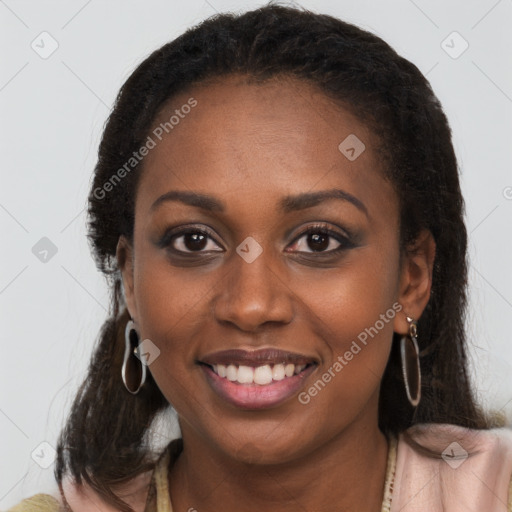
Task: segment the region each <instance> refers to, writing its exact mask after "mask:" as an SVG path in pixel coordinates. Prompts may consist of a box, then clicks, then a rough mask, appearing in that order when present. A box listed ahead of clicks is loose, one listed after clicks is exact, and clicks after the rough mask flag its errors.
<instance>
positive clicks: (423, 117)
mask: <svg viewBox="0 0 512 512" xmlns="http://www.w3.org/2000/svg"><path fill="white" fill-rule="evenodd" d="M233 75H240V76H242V77H245V78H246V80H247V83H263V82H265V81H267V80H270V79H277V80H279V79H288V78H292V79H297V80H301V81H305V82H308V83H309V84H312V85H314V86H315V87H317V88H318V89H319V90H320V91H322V92H323V93H324V94H325V95H326V96H328V97H329V98H332V99H334V100H335V101H336V102H338V103H339V104H340V106H342V107H343V108H346V109H348V110H349V111H351V112H352V113H353V114H355V115H356V116H357V117H358V118H359V119H361V120H362V121H363V122H364V123H366V125H367V126H368V127H369V128H370V130H372V132H373V133H374V135H375V137H376V140H377V141H378V144H379V151H380V153H381V154H382V157H383V162H385V165H384V167H385V170H384V173H385V177H386V179H389V180H390V181H391V183H393V185H394V188H395V190H396V193H397V196H398V201H399V206H400V245H401V251H402V252H403V251H407V249H408V248H409V247H410V246H411V244H412V243H413V242H414V241H415V239H416V238H417V236H418V235H419V233H420V231H421V230H424V229H427V230H429V231H430V232H431V233H432V235H433V238H434V240H435V243H436V256H435V262H434V268H433V276H432V289H431V296H430V299H429V302H428V305H427V307H426V309H425V311H424V313H423V315H422V316H421V318H420V319H419V322H418V333H419V337H418V341H419V347H420V360H421V375H422V387H421V391H422V399H421V402H420V404H419V405H418V407H417V408H415V409H414V408H412V407H411V406H410V404H409V402H408V400H407V397H406V394H405V391H404V382H403V377H402V372H401V365H400V354H399V350H398V344H397V340H396V339H395V340H394V342H393V345H392V349H391V353H390V357H389V361H388V364H387V367H386V369H385V373H384V376H383V379H382V383H381V392H380V404H379V427H380V429H381V430H382V431H383V432H385V433H387V434H393V435H398V434H399V433H401V432H403V431H405V430H406V429H408V428H409V427H411V426H413V425H416V424H420V423H451V424H456V425H461V426H465V427H468V428H476V429H483V428H489V426H490V424H489V422H488V420H487V419H486V417H485V415H484V413H483V412H482V411H481V410H480V408H479V407H478V406H477V404H476V401H475V399H474V396H473V392H472V389H471V384H470V378H469V373H468V368H467V356H466V348H465V343H466V341H465V331H464V324H465V311H466V286H467V262H466V245H467V234H466V229H465V225H464V220H463V214H464V203H463V198H462V195H461V191H460V186H459V177H458V167H457V162H456V157H455V154H454V149H453V146H452V141H451V131H450V128H449V126H448V122H447V119H446V116H445V114H444V112H443V109H442V107H441V105H440V102H439V100H438V99H437V98H436V96H435V95H434V93H433V91H432V89H431V87H430V84H429V83H428V81H427V80H426V78H425V77H424V76H423V75H422V73H421V72H420V71H419V70H418V68H417V67H416V66H415V65H414V64H412V63H411V62H409V61H408V60H406V59H404V58H403V57H400V56H399V55H398V54H397V53H396V52H395V51H394V50H393V49H392V48H391V47H390V46H389V45H388V44H387V43H385V42H384V41H382V40H381V39H380V38H379V37H377V36H375V35H373V34H371V33H369V32H366V31H364V30H362V29H360V28H358V27H356V26H354V25H351V24H349V23H345V22H343V21H341V20H339V19H337V18H334V17H332V16H328V15H322V14H316V13H312V12H310V11H307V10H303V9H296V8H291V7H284V6H280V5H274V4H268V5H266V6H264V7H262V8H259V9H256V10H253V11H250V12H246V13H243V14H231V13H229V14H219V15H215V16H213V17H211V18H209V19H207V20H205V21H203V22H202V23H200V24H199V25H197V26H196V27H193V28H191V29H189V30H187V31H186V32H185V33H184V34H183V35H181V36H180V37H178V38H177V39H175V40H173V41H172V42H170V43H168V44H165V45H164V46H162V47H161V48H160V49H158V50H156V51H154V52H153V53H152V54H151V55H149V57H147V58H146V59H145V60H144V61H143V62H142V63H141V64H140V65H139V66H138V67H137V68H136V69H135V71H134V72H133V73H132V74H131V76H130V77H129V78H128V79H127V81H126V82H125V83H124V85H123V86H122V88H121V90H120V92H119V94H118V96H117V99H116V102H115V105H114V108H113V110H112V112H111V114H110V116H109V118H108V121H107V123H106V125H105V129H104V133H103V137H102V140H101V143H100V147H99V154H98V161H97V164H96V167H95V169H94V177H93V182H92V187H91V190H90V194H89V197H88V239H89V243H90V245H91V247H92V252H93V256H94V259H95V262H96V265H97V267H98V269H99V270H100V271H101V272H102V273H103V274H104V275H105V277H106V279H107V281H108V283H109V287H110V291H111V304H110V311H109V317H108V318H107V320H106V321H105V323H104V325H103V327H102V329H101V331H100V333H99V339H98V343H97V347H96V348H95V350H94V353H93V355H92V359H91V361H90V364H89V368H88V372H87V376H86V378H85V379H84V381H83V384H82V385H81V387H80V388H79V390H78V392H77V395H76V397H75V399H74V402H73V404H72V407H71V411H70V414H69V418H68V420H67V423H66V425H65V427H64V428H63V430H62V432H61V435H60V438H59V442H58V447H57V463H56V468H55V476H56V478H57V481H58V482H59V486H60V488H61V493H62V485H61V483H62V480H63V478H64V476H65V475H66V474H68V473H69V474H70V475H71V476H72V477H73V478H74V480H75V481H76V482H77V483H79V484H80V483H82V481H85V482H86V483H87V484H89V485H90V486H91V487H92V488H93V489H94V490H95V491H96V492H98V493H99V494H100V496H101V497H102V498H103V499H105V500H106V501H107V502H108V503H111V504H112V505H114V506H115V507H117V508H118V509H120V510H123V511H131V508H130V507H129V506H128V505H127V504H126V503H125V502H124V501H123V500H121V499H120V497H119V496H118V495H117V494H116V493H115V492H114V490H113V489H115V488H116V486H119V485H120V484H123V483H126V482H128V481H129V480H130V479H132V478H134V477H135V476H137V475H139V474H141V473H143V472H145V471H149V470H151V469H154V467H155V454H154V453H152V451H151V447H150V446H149V444H148V442H147V434H148V430H149V428H150V426H151V423H152V421H153V420H154V419H155V417H156V415H157V413H159V412H160V411H163V410H164V409H165V408H166V407H169V404H168V402H167V401H166V399H165V398H164V396H163V395H162V393H161V391H160V390H159V388H158V386H157V385H156V383H155V381H154V380H153V379H152V377H151V374H150V373H149V372H148V373H149V375H148V378H147V380H146V383H145V384H144V386H143V387H142V389H141V391H140V392H139V393H138V394H137V395H131V394H130V393H128V391H127V390H126V389H125V387H124V385H123V382H122V380H121V364H122V358H123V351H124V328H125V325H126V323H127V321H128V320H129V314H128V312H127V309H126V304H125V302H124V297H123V293H122V280H121V273H120V270H119V267H118V264H117V261H116V246H117V242H118V240H119V237H120V236H121V235H124V236H125V237H126V238H127V239H128V240H129V241H130V242H132V241H133V228H134V205H135V196H136V192H137V184H138V181H139V178H140V174H141V171H142V169H143V162H141V163H138V165H136V166H134V168H133V170H131V172H129V173H127V174H126V176H125V177H123V179H121V180H119V183H117V184H116V185H115V189H114V190H113V191H112V192H110V193H109V195H108V197H107V198H105V197H102V194H99V193H98V190H100V189H102V187H103V186H104V184H106V183H107V182H109V180H111V179H112V177H113V176H114V174H115V173H116V172H117V170H118V169H121V168H123V165H125V164H126V162H127V161H128V160H129V159H130V158H131V157H132V156H133V152H134V151H137V150H138V149H139V148H140V147H141V146H142V145H143V144H144V142H145V140H146V139H147V137H148V134H149V133H150V132H149V130H150V129H151V126H152V123H153V122H154V120H155V119H156V117H157V115H158V114H159V112H161V110H162V108H163V107H164V106H165V104H167V103H168V102H169V101H171V100H172V99H173V98H174V97H175V96H176V95H177V94H179V93H182V92H186V91H187V89H189V88H190V87H191V86H192V85H194V84H200V83H204V82H206V81H209V80H222V78H223V77H228V76H233ZM103 190H106V188H104V189H103ZM103 196H104V194H103ZM394 336H395V337H396V336H397V335H396V334H395V335H394Z"/></svg>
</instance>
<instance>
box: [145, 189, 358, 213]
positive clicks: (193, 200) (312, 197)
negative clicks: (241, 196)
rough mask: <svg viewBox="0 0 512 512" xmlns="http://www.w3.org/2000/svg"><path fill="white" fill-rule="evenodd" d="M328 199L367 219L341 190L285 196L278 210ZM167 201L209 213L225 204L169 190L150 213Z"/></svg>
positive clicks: (221, 208)
mask: <svg viewBox="0 0 512 512" xmlns="http://www.w3.org/2000/svg"><path fill="white" fill-rule="evenodd" d="M329 199H338V200H341V201H347V202H349V203H351V204H353V205H354V206H355V207H356V208H357V209H358V210H360V211H362V212H363V213H364V214H365V215H366V216H367V217H368V210H367V208H366V206H365V205H364V203H363V202H362V201H361V200H360V199H358V198H357V197H355V196H353V195H352V194H349V193H348V192H345V191H344V190H341V189H337V188H334V189H330V190H320V191H318V192H306V193H303V194H298V195H294V196H286V197H284V198H283V199H281V201H280V202H279V205H280V209H281V210H282V211H283V212H284V213H290V212H293V211H298V210H304V209H306V208H311V207H313V206H316V205H318V204H320V203H322V202H323V201H327V200H329ZM167 201H179V202H181V203H184V204H187V205H189V206H194V207H196V208H201V209H202V210H206V211H211V212H214V211H216V212H224V211H225V210H226V206H225V204H224V203H223V202H222V201H220V200H219V199H216V198H215V197H213V196H209V195H206V194H201V193H199V192H190V191H185V190H171V191H169V192H166V193H165V194H163V195H161V196H160V197H159V198H158V199H157V200H156V201H155V202H154V203H153V204H152V205H151V208H150V212H153V211H154V210H156V209H157V208H158V207H159V206H160V205H162V204H163V203H165V202H167Z"/></svg>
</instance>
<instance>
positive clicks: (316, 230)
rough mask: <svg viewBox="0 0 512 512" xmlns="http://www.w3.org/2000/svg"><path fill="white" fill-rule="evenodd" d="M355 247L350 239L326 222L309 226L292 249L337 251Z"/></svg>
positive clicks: (317, 251)
mask: <svg viewBox="0 0 512 512" xmlns="http://www.w3.org/2000/svg"><path fill="white" fill-rule="evenodd" d="M350 247H353V244H352V243H351V241H350V239H349V238H348V237H347V236H346V235H343V234H342V233H338V232H336V231H334V230H332V229H330V228H329V227H328V226H326V225H325V224H318V225H315V226H309V227H308V228H307V229H306V230H305V231H303V232H302V233H301V234H300V235H299V237H298V238H296V240H295V242H294V243H293V245H292V246H291V250H292V251H297V252H306V253H331V254H332V253H337V252H340V251H342V250H344V249H348V248H350ZM307 249H311V250H309V251H308V250H307Z"/></svg>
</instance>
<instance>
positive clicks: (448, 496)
mask: <svg viewBox="0 0 512 512" xmlns="http://www.w3.org/2000/svg"><path fill="white" fill-rule="evenodd" d="M511 480H512V429H510V428H496V429H491V430H472V429H468V428H464V427H460V426H457V425H449V424H420V425H415V426H414V427H411V428H410V429H408V430H407V431H405V432H403V433H401V434H400V435H399V438H398V447H397V459H396V472H395V488H394V494H395V496H394V499H393V504H394V505H395V507H398V508H392V510H402V509H403V511H404V512H412V511H416V510H418V511H419V510H424V507H425V506H427V505H428V507H429V510H430V511H432V512H434V511H438V510H439V511H446V512H451V511H452V510H453V511H458V510H468V511H473V510H475V511H476V510H486V511H488V512H494V511H500V512H506V511H512V508H511V504H510V499H511V497H510V492H511V485H512V482H511ZM507 503H508V508H507Z"/></svg>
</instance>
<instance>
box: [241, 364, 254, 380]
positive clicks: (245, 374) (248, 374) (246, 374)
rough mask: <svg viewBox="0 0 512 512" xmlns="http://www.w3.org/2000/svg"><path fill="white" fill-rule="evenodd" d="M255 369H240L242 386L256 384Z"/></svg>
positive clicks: (247, 367) (248, 367)
mask: <svg viewBox="0 0 512 512" xmlns="http://www.w3.org/2000/svg"><path fill="white" fill-rule="evenodd" d="M254 373H255V372H254V369H253V368H251V367H250V366H239V367H238V379H237V380H238V382H240V384H252V383H253V382H254V377H255V375H254Z"/></svg>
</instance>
